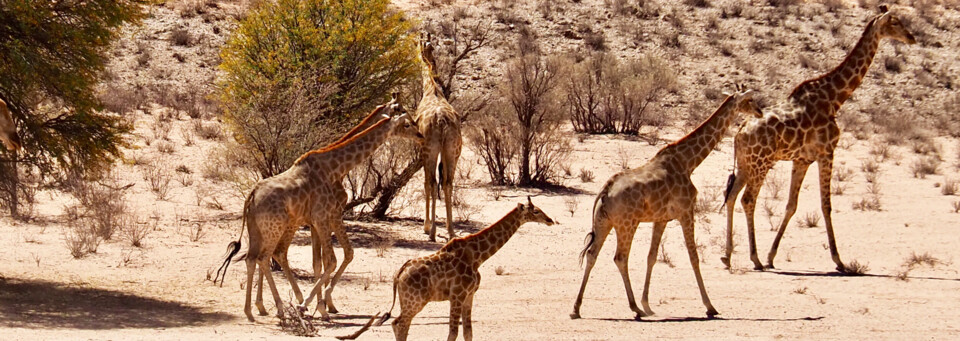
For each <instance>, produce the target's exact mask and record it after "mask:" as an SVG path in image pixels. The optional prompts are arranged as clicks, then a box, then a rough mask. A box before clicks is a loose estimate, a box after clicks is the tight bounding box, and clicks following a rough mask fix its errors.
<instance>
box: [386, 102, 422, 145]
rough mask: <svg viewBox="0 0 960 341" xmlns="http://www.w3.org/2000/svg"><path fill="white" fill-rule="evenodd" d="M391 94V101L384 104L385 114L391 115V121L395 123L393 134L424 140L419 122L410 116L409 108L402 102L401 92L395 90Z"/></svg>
mask: <svg viewBox="0 0 960 341" xmlns="http://www.w3.org/2000/svg"><path fill="white" fill-rule="evenodd" d="M391 96H392V98H391V99H390V102H389V103H387V104H384V105H385V106H386V108H384V110H385V112H384V115H387V116H390V117H391V121H390V123H391V124H393V131H392V134H393V135H395V136H399V137H402V138H407V139H411V140H414V141H423V135H422V134H420V129H419V128H418V127H417V124H416V123H415V122H414V121H413V119H412V118H410V115H408V114H407V110H406V109H404V108H403V105H401V104H400V101H399V93H397V92H394V93H392V94H391Z"/></svg>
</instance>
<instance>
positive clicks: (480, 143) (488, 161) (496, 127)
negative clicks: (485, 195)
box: [467, 104, 517, 185]
mask: <svg viewBox="0 0 960 341" xmlns="http://www.w3.org/2000/svg"><path fill="white" fill-rule="evenodd" d="M499 107H500V106H499V105H497V104H494V105H491V106H490V107H489V108H490V110H487V111H485V112H484V113H483V114H481V115H480V117H479V120H478V121H476V122H474V124H475V128H472V129H468V130H467V141H468V142H469V144H468V146H469V147H470V149H472V150H473V152H474V153H476V154H477V155H479V156H480V158H481V160H482V161H483V164H484V165H485V166H486V167H487V174H489V175H490V181H491V182H492V183H493V184H495V185H505V184H508V183H512V182H513V181H512V174H511V173H510V170H511V167H512V165H513V162H514V156H515V155H516V154H517V145H516V140H515V139H513V138H512V136H511V133H510V132H511V131H512V130H513V129H505V128H513V127H512V126H513V121H512V120H510V119H509V118H508V117H506V114H504V112H503V111H502V110H498V109H499Z"/></svg>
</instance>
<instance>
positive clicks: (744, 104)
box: [727, 84, 763, 118]
mask: <svg viewBox="0 0 960 341" xmlns="http://www.w3.org/2000/svg"><path fill="white" fill-rule="evenodd" d="M727 96H730V102H729V103H731V104H733V105H735V106H736V107H735V109H734V110H736V111H738V112H740V113H742V114H746V115H750V116H753V117H756V118H760V117H763V111H761V110H760V105H759V104H757V101H756V100H754V99H753V90H748V89H746V87H744V86H742V85H740V84H737V92H735V93H733V94H727Z"/></svg>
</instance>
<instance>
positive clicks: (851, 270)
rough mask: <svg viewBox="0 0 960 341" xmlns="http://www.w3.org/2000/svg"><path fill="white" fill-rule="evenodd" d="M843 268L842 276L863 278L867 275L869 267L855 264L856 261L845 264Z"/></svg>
mask: <svg viewBox="0 0 960 341" xmlns="http://www.w3.org/2000/svg"><path fill="white" fill-rule="evenodd" d="M844 268H845V269H844V270H845V271H844V274H846V275H850V276H863V275H865V274H866V273H867V271H870V267H869V266H867V265H866V264H860V262H857V261H856V260H853V261H851V262H849V263H847V264H846V265H845V266H844Z"/></svg>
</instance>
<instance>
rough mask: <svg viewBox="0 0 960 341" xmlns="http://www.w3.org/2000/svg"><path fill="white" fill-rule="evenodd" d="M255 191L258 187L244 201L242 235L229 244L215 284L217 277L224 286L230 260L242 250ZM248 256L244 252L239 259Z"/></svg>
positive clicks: (214, 280)
mask: <svg viewBox="0 0 960 341" xmlns="http://www.w3.org/2000/svg"><path fill="white" fill-rule="evenodd" d="M254 193H256V189H254V191H253V192H252V193H250V196H248V197H247V200H246V201H244V203H243V213H242V214H241V216H240V235H239V236H237V240H236V241H232V242H230V244H227V257H226V259H224V260H223V264H221V265H220V268H219V269H217V275H216V276H215V277H213V284H217V278H219V279H220V286H221V287H223V281H225V280H226V279H227V269H228V268H230V263H231V262H230V260H231V259H233V256H236V255H237V252H240V246H241V244H242V243H241V240H242V239H243V230H244V229H245V228H246V226H247V217H248V213H249V212H250V204H251V202H253V194H254ZM246 256H247V254H244V255H242V256H240V257H238V258H237V260H240V259H243V258H245V257H246ZM220 271H223V276H222V277H221V276H220Z"/></svg>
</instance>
